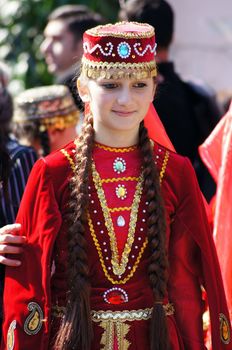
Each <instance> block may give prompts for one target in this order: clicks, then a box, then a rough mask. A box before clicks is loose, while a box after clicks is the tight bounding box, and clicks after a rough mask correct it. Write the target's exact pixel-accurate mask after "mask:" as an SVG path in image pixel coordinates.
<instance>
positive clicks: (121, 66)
mask: <svg viewBox="0 0 232 350" xmlns="http://www.w3.org/2000/svg"><path fill="white" fill-rule="evenodd" d="M83 50H84V54H83V57H82V68H81V72H82V74H84V75H85V76H87V77H88V78H92V79H97V78H99V77H102V78H105V79H110V78H114V79H117V78H123V77H128V78H129V77H133V78H137V79H142V78H148V77H154V76H156V75H157V71H156V63H155V51H156V43H155V33H154V28H153V27H152V26H151V25H149V24H146V23H137V22H118V23H116V24H106V25H100V26H97V27H95V28H92V29H89V30H87V31H86V32H85V33H84V36H83Z"/></svg>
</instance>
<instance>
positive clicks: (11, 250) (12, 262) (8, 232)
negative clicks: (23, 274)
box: [0, 224, 26, 266]
mask: <svg viewBox="0 0 232 350" xmlns="http://www.w3.org/2000/svg"><path fill="white" fill-rule="evenodd" d="M20 229H21V225H20V224H12V225H6V226H3V227H1V228H0V263H1V264H3V265H7V266H20V265H21V261H20V260H16V259H10V258H9V255H8V254H20V253H22V251H23V249H22V244H24V243H25V242H26V237H24V236H17V235H16V234H17V232H19V231H20ZM6 254H7V255H6Z"/></svg>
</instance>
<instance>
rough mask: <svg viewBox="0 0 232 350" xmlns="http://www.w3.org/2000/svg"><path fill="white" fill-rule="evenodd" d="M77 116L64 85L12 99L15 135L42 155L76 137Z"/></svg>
mask: <svg viewBox="0 0 232 350" xmlns="http://www.w3.org/2000/svg"><path fill="white" fill-rule="evenodd" d="M79 116H80V111H79V110H78V109H77V107H76V105H75V103H74V100H73V98H72V95H71V94H70V92H69V90H68V88H67V87H66V86H65V85H50V86H42V87H35V88H32V89H28V90H25V91H23V92H21V93H20V94H19V95H18V96H17V97H16V98H15V113H14V118H13V126H14V133H15V135H16V137H17V138H18V139H19V140H20V142H21V143H22V144H25V145H30V146H33V147H34V148H35V149H36V150H37V152H38V154H39V156H45V155H47V154H49V153H50V152H53V151H54V150H57V149H59V148H61V147H62V146H63V145H65V144H67V143H68V142H70V141H71V140H73V139H74V138H75V137H76V136H77V124H78V121H79Z"/></svg>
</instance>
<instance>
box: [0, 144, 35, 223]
mask: <svg viewBox="0 0 232 350" xmlns="http://www.w3.org/2000/svg"><path fill="white" fill-rule="evenodd" d="M7 148H8V150H9V155H10V158H11V162H12V167H11V173H10V177H9V182H8V191H9V201H6V199H5V198H4V195H3V189H2V188H0V227H2V226H4V225H7V224H12V223H14V222H15V218H16V215H17V212H18V208H19V204H20V201H21V198H22V195H23V192H24V188H25V186H26V183H27V179H28V176H29V174H30V171H31V168H32V166H33V164H34V163H35V161H36V160H37V155H36V153H35V151H34V149H33V148H31V147H26V146H22V145H20V144H19V143H18V142H17V141H16V140H14V139H9V142H8V144H7Z"/></svg>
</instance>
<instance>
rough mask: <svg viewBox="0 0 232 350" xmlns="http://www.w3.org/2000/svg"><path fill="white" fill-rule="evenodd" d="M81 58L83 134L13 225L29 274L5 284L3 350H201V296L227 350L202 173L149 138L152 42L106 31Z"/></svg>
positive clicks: (42, 170) (121, 28)
mask: <svg viewBox="0 0 232 350" xmlns="http://www.w3.org/2000/svg"><path fill="white" fill-rule="evenodd" d="M83 47H84V54H83V57H82V66H81V75H80V77H79V78H78V81H77V86H78V90H79V94H80V96H81V98H82V100H83V102H84V103H85V107H86V109H85V110H86V115H85V123H84V125H83V129H82V132H81V134H80V135H79V137H78V138H76V139H75V140H74V141H73V142H71V143H69V144H68V145H67V146H64V148H63V149H61V150H58V151H56V152H53V153H52V154H50V155H49V156H47V157H45V158H42V159H40V160H38V162H37V163H36V165H35V166H34V168H33V171H32V173H31V175H30V179H29V183H28V185H27V189H26V191H25V194H24V197H23V200H22V203H21V207H20V210H19V214H18V216H17V222H19V223H21V225H22V228H21V230H20V235H26V237H27V240H28V244H27V246H26V249H24V254H22V264H21V266H19V268H17V269H13V268H10V267H9V268H7V271H6V287H5V296H4V313H5V318H4V326H3V341H2V344H1V349H2V350H3V349H5V348H6V347H7V348H8V349H10V348H14V350H19V349H34V350H37V349H43V350H47V349H56V350H61V349H62V350H65V349H66V350H70V349H81V350H90V349H91V350H98V349H99V348H102V349H105V350H125V349H127V350H141V349H152V350H156V349H159V350H160V349H162V350H167V349H172V350H183V349H194V350H202V349H204V340H203V329H202V311H203V303H202V296H201V285H204V286H205V289H206V291H207V295H208V300H209V307H210V317H211V318H210V320H211V326H212V340H213V347H214V350H226V349H228V350H229V349H230V348H231V339H230V324H229V321H228V310H227V306H226V301H225V296H224V290H223V285H222V280H221V275H220V270H219V265H218V261H217V256H216V254H215V247H214V245H213V240H212V236H211V235H210V231H209V227H208V221H207V217H206V213H205V207H204V204H203V202H202V196H201V193H200V190H199V186H198V184H197V180H196V177H195V173H194V170H193V168H192V166H191V163H190V161H189V160H188V158H185V157H182V156H180V155H177V154H176V153H174V152H172V151H170V150H169V149H167V148H166V147H164V146H162V145H160V144H158V143H156V141H155V139H154V140H152V139H151V138H150V137H151V136H150V134H148V132H149V130H150V129H147V128H146V126H145V125H147V113H148V111H149V107H150V105H151V104H152V101H153V98H154V93H155V88H156V82H155V79H156V75H157V70H156V62H155V48H156V43H155V36H154V28H153V27H152V26H150V25H148V24H142V23H139V24H138V23H134V22H126V23H117V24H108V25H104V26H98V27H95V28H92V29H90V30H87V31H86V32H85V34H84V43H83ZM156 132H157V134H159V133H160V130H159V128H157V130H156ZM12 291H14V293H12Z"/></svg>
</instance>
